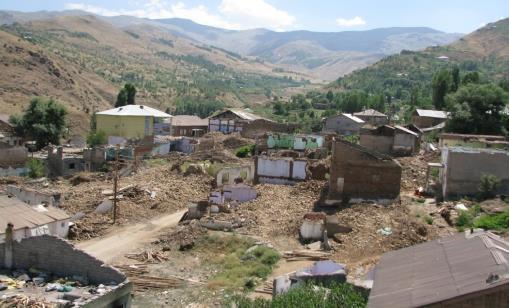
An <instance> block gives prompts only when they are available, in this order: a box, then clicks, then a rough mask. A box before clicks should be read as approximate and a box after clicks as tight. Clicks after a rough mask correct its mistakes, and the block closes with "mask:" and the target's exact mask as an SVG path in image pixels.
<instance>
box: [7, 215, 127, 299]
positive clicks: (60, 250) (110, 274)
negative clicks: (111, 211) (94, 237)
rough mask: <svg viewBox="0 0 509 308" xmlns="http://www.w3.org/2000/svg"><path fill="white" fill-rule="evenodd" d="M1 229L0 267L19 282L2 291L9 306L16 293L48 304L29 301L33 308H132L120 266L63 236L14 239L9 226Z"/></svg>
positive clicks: (9, 276) (9, 278) (11, 278)
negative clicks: (70, 241) (111, 264)
mask: <svg viewBox="0 0 509 308" xmlns="http://www.w3.org/2000/svg"><path fill="white" fill-rule="evenodd" d="M0 220H2V217H0ZM14 228H16V227H15V226H14ZM4 230H5V234H9V235H8V236H7V237H6V241H5V242H4V243H0V271H1V272H2V274H5V275H2V276H3V278H4V280H5V279H7V280H10V281H14V282H16V283H17V287H16V288H14V289H13V288H2V289H0V298H2V300H3V303H4V304H6V303H7V306H10V305H13V307H14V306H15V305H17V304H14V302H16V296H19V294H23V295H24V297H27V298H30V299H34V300H36V301H44V302H45V304H46V305H45V306H44V304H41V305H38V304H34V305H33V306H37V307H100V308H119V307H122V308H128V307H130V306H131V292H132V290H133V284H132V282H130V281H129V279H127V277H126V276H125V275H124V274H123V273H121V272H120V271H119V270H118V269H116V268H114V267H112V266H110V265H107V264H105V263H104V262H102V261H100V260H98V259H96V258H95V257H93V256H91V255H89V254H88V253H86V252H84V251H82V250H80V249H78V248H76V247H74V246H73V245H72V244H71V243H69V242H68V241H66V240H65V239H62V238H59V237H55V236H51V235H40V236H33V237H30V238H24V239H21V240H18V239H16V238H12V236H11V235H12V232H13V231H12V225H11V226H9V227H8V229H7V230H6V229H5V228H4ZM2 232H4V231H3V230H2ZM20 273H24V274H22V275H20ZM71 284H72V286H71ZM11 298H12V299H13V300H12V302H10V299H11ZM9 302H10V303H9ZM25 306H26V305H25Z"/></svg>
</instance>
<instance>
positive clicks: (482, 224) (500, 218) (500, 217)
mask: <svg viewBox="0 0 509 308" xmlns="http://www.w3.org/2000/svg"><path fill="white" fill-rule="evenodd" d="M474 226H475V227H476V228H483V229H486V230H502V229H507V228H509V210H508V211H505V212H504V213H501V214H495V215H482V216H481V217H479V218H478V219H477V220H476V221H475V223H474Z"/></svg>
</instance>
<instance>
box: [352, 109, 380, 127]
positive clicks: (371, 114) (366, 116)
mask: <svg viewBox="0 0 509 308" xmlns="http://www.w3.org/2000/svg"><path fill="white" fill-rule="evenodd" d="M353 115H354V116H356V117H358V118H359V119H361V120H363V121H364V122H366V123H369V124H371V125H373V126H380V125H385V124H389V117H388V116H387V115H385V114H383V113H381V112H379V111H376V110H375V109H366V110H364V111H361V112H356V113H354V114H353Z"/></svg>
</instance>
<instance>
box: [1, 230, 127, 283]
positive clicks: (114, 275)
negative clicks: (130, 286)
mask: <svg viewBox="0 0 509 308" xmlns="http://www.w3.org/2000/svg"><path fill="white" fill-rule="evenodd" d="M5 245H6V244H5V243H2V244H0V266H2V267H3V266H4V255H5ZM12 250H13V254H12V255H13V268H20V269H28V268H30V267H34V268H36V269H39V270H42V271H47V272H51V273H54V274H56V275H59V276H63V277H65V276H72V275H79V276H83V277H85V278H87V279H88V280H89V281H90V282H91V283H93V284H101V283H103V284H107V283H110V282H115V283H117V284H119V283H122V282H123V281H125V280H126V277H125V276H124V275H123V274H122V273H121V272H120V271H118V270H117V269H115V268H113V267H111V266H108V265H106V264H104V263H103V262H102V261H100V260H98V259H96V258H94V257H92V256H91V255H89V254H87V253H85V252H84V251H82V250H79V249H77V248H75V247H74V246H73V245H72V244H71V243H69V242H68V241H66V240H64V239H61V238H58V237H54V236H50V235H41V236H35V237H30V238H26V239H23V240H21V241H20V242H17V241H14V242H13V248H12Z"/></svg>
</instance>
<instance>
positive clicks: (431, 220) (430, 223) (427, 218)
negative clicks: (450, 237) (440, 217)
mask: <svg viewBox="0 0 509 308" xmlns="http://www.w3.org/2000/svg"><path fill="white" fill-rule="evenodd" d="M424 220H425V221H426V223H427V224H428V225H432V224H433V218H432V217H431V216H427V217H426V218H424Z"/></svg>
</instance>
